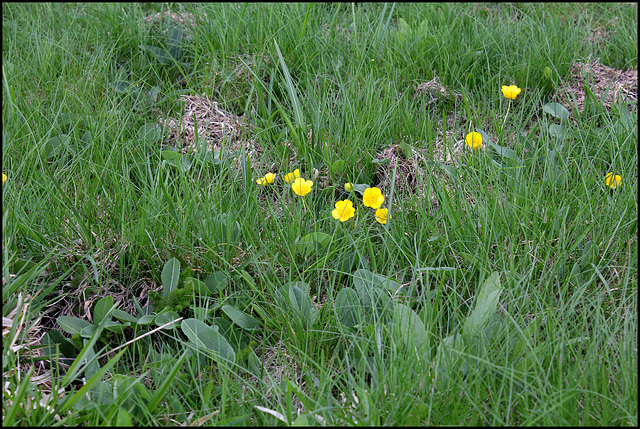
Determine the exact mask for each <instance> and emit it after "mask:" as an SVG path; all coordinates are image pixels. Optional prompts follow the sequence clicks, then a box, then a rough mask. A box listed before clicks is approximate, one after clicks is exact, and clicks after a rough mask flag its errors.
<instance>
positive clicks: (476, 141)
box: [464, 131, 482, 149]
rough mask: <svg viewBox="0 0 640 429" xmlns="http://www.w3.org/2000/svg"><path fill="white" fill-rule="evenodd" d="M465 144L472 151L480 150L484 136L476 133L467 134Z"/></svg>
mask: <svg viewBox="0 0 640 429" xmlns="http://www.w3.org/2000/svg"><path fill="white" fill-rule="evenodd" d="M464 142H465V143H466V144H467V146H469V147H470V148H471V149H480V148H481V147H482V134H480V133H476V132H475V131H474V132H472V133H469V134H467V136H466V137H465V138H464Z"/></svg>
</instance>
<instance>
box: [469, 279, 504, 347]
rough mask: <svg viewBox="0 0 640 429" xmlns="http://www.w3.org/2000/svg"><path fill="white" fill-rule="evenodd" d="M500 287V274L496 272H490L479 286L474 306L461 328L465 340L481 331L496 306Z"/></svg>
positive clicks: (500, 291) (500, 290)
mask: <svg viewBox="0 0 640 429" xmlns="http://www.w3.org/2000/svg"><path fill="white" fill-rule="evenodd" d="M502 289H503V288H502V286H501V285H500V275H499V274H498V273H497V272H494V273H492V274H491V275H490V276H489V278H488V279H487V280H486V281H485V282H484V284H483V285H482V286H481V287H480V291H479V292H478V297H477V299H476V304H475V308H474V310H473V311H472V312H471V314H470V315H469V316H468V317H467V320H466V321H465V323H464V327H463V328H462V334H463V337H464V338H465V340H468V339H471V338H473V337H475V336H477V335H479V334H480V333H481V332H483V330H484V328H485V327H486V326H487V323H488V322H489V321H490V320H491V318H492V317H493V315H494V313H495V312H496V310H497V308H498V300H499V299H500V294H501V293H502Z"/></svg>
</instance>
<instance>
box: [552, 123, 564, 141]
mask: <svg viewBox="0 0 640 429" xmlns="http://www.w3.org/2000/svg"><path fill="white" fill-rule="evenodd" d="M549 135H550V136H551V137H556V138H560V137H562V136H563V135H564V130H563V129H562V126H561V125H558V124H551V125H549Z"/></svg>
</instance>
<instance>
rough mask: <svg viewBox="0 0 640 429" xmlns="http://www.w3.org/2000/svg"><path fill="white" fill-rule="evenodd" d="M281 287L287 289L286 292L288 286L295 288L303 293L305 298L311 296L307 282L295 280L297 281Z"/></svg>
mask: <svg viewBox="0 0 640 429" xmlns="http://www.w3.org/2000/svg"><path fill="white" fill-rule="evenodd" d="M283 286H284V287H285V288H287V290H288V288H289V286H295V287H297V288H298V289H300V290H301V291H302V292H304V294H305V295H306V296H309V295H310V294H311V287H310V286H309V283H307V282H303V281H299V280H297V281H293V282H288V283H285V284H284V285H283Z"/></svg>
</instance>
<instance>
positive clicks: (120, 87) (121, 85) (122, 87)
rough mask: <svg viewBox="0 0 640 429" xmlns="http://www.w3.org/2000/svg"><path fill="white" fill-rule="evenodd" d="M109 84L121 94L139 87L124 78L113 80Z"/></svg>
mask: <svg viewBox="0 0 640 429" xmlns="http://www.w3.org/2000/svg"><path fill="white" fill-rule="evenodd" d="M109 86H110V87H111V89H113V90H114V91H115V92H118V93H120V94H126V93H128V92H130V91H131V90H134V89H137V88H136V86H135V85H133V84H131V83H129V82H126V81H123V80H117V81H115V82H111V83H109Z"/></svg>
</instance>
